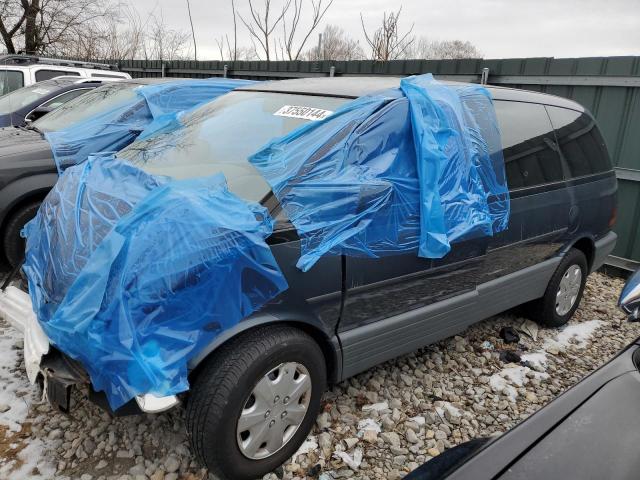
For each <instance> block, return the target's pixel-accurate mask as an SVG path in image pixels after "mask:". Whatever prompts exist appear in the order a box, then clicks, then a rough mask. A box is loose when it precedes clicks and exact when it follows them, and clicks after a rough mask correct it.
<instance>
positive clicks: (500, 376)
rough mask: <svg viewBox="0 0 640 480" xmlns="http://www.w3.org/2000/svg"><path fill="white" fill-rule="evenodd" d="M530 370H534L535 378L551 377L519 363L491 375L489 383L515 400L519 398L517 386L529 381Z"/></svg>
mask: <svg viewBox="0 0 640 480" xmlns="http://www.w3.org/2000/svg"><path fill="white" fill-rule="evenodd" d="M529 372H532V374H533V376H534V378H538V379H546V378H549V374H548V373H543V372H536V371H534V370H531V369H530V368H529V367H524V366H522V365H518V366H515V367H507V368H503V369H502V370H501V371H499V372H498V373H494V374H493V375H491V378H490V379H489V385H490V386H491V389H492V390H493V391H494V392H496V393H502V394H504V395H505V396H506V397H508V398H509V400H510V401H512V402H514V403H515V401H516V399H517V398H518V391H517V390H516V387H523V386H525V385H527V384H528V383H529V377H528V376H527V375H529Z"/></svg>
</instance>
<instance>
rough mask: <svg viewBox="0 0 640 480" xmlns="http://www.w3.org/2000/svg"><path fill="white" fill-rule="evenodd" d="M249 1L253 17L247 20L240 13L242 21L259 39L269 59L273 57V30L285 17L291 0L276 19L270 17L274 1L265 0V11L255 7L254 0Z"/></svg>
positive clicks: (252, 35) (253, 37)
mask: <svg viewBox="0 0 640 480" xmlns="http://www.w3.org/2000/svg"><path fill="white" fill-rule="evenodd" d="M247 1H248V3H249V12H250V14H251V18H250V19H249V21H247V20H245V18H244V17H243V16H242V15H239V17H240V21H242V23H243V24H244V26H245V27H246V28H247V30H248V31H249V34H250V35H251V37H252V39H253V40H255V41H257V42H258V44H259V45H260V47H261V49H262V51H264V54H265V56H266V59H267V60H270V59H271V48H272V46H271V41H272V34H273V31H274V30H275V29H276V27H277V26H278V24H279V23H280V22H281V21H282V19H283V18H284V15H285V14H286V13H287V10H288V9H289V6H290V5H291V0H286V1H285V3H284V5H283V6H282V9H281V11H280V13H279V14H277V16H276V17H275V20H274V19H273V17H272V18H269V16H270V15H271V14H272V11H271V9H272V3H271V0H263V2H264V9H263V11H259V10H258V9H256V8H254V6H253V1H252V0H247Z"/></svg>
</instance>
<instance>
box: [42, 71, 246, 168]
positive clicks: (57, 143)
mask: <svg viewBox="0 0 640 480" xmlns="http://www.w3.org/2000/svg"><path fill="white" fill-rule="evenodd" d="M250 83H254V82H252V81H250V80H236V79H226V78H223V79H218V78H210V79H205V80H191V79H189V80H175V81H169V82H163V83H156V84H151V85H141V86H139V87H137V88H136V89H135V92H136V95H135V97H134V98H133V99H131V100H128V101H123V102H120V103H119V104H117V105H115V106H114V107H113V108H112V109H110V110H108V111H104V112H102V113H100V114H98V115H95V116H94V117H92V118H91V119H89V120H86V121H83V122H79V123H77V124H74V125H72V126H70V127H68V128H65V129H62V130H58V131H54V132H45V134H44V135H45V138H46V139H47V141H48V142H49V143H50V145H51V151H52V152H53V158H54V160H55V162H56V166H57V167H58V172H59V173H61V172H62V171H63V170H64V169H65V168H68V167H69V166H71V165H76V164H78V163H80V162H83V161H84V160H86V159H87V158H88V156H89V155H91V154H94V153H100V152H117V151H119V150H121V149H122V148H124V147H126V146H127V145H129V144H130V143H131V142H132V141H133V140H135V139H136V138H141V139H143V138H147V137H150V136H152V135H154V134H156V133H159V132H166V131H170V130H173V129H175V128H178V127H179V126H180V116H181V115H182V114H183V112H185V111H188V110H191V109H193V108H196V107H198V106H199V105H202V104H203V103H207V102H209V101H211V100H214V99H215V98H217V97H219V96H220V95H224V94H225V93H227V92H229V91H231V90H233V89H235V88H238V87H240V86H243V85H247V84H250Z"/></svg>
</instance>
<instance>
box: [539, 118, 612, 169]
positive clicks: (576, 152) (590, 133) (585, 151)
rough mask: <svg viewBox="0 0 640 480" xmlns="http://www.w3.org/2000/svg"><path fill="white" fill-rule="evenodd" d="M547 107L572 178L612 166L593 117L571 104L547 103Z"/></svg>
mask: <svg viewBox="0 0 640 480" xmlns="http://www.w3.org/2000/svg"><path fill="white" fill-rule="evenodd" d="M547 111H548V112H549V116H550V117H551V123H552V124H553V127H554V128H555V129H556V135H557V137H558V143H559V144H560V151H561V152H562V155H563V156H564V159H565V161H566V163H567V168H568V170H569V175H570V177H571V178H574V177H581V176H583V175H591V174H594V173H600V172H606V171H609V170H611V162H610V160H609V154H608V153H607V147H606V145H605V143H604V139H603V138H602V135H601V134H600V131H599V130H598V127H597V126H596V123H595V121H594V120H593V118H591V117H590V116H589V115H587V114H586V113H584V112H576V111H575V110H569V109H568V108H560V107H549V106H548V107H547Z"/></svg>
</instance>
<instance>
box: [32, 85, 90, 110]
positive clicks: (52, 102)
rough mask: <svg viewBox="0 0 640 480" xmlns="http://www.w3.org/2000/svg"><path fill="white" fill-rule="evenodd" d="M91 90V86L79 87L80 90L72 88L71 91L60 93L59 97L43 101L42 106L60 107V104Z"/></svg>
mask: <svg viewBox="0 0 640 480" xmlns="http://www.w3.org/2000/svg"><path fill="white" fill-rule="evenodd" d="M89 90H90V89H89V88H79V89H78V90H71V91H70V92H66V93H63V94H62V95H58V96H57V97H55V98H52V99H51V100H49V101H48V102H45V103H43V104H42V105H41V106H42V107H47V108H51V109H54V108H58V107H59V106H61V105H64V104H65V103H67V102H68V101H69V100H73V99H74V98H76V97H79V96H80V95H82V94H83V93H86V92H88V91H89Z"/></svg>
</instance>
